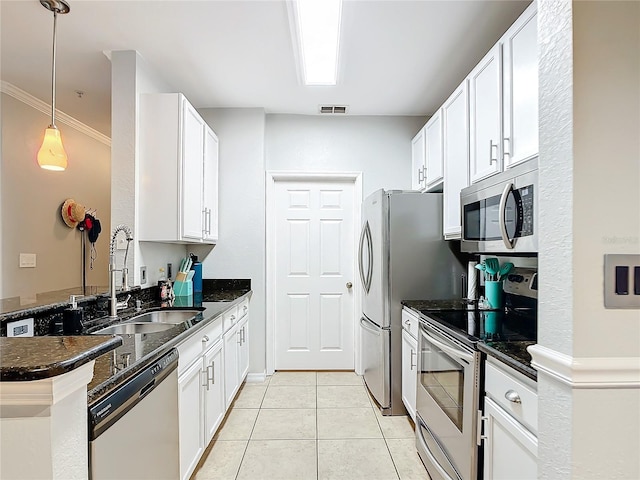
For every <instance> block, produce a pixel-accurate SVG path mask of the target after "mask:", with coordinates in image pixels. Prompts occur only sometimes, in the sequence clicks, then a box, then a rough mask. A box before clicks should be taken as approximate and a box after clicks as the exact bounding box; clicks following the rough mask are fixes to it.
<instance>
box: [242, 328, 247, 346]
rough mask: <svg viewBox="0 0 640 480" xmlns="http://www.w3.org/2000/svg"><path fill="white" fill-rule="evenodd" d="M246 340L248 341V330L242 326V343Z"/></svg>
mask: <svg viewBox="0 0 640 480" xmlns="http://www.w3.org/2000/svg"><path fill="white" fill-rule="evenodd" d="M246 341H247V337H246V332H245V330H244V327H242V343H245V342H246Z"/></svg>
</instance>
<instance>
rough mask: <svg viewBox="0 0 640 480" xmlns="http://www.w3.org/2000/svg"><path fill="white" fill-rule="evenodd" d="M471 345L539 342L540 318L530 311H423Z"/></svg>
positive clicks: (422, 311) (425, 314)
mask: <svg viewBox="0 0 640 480" xmlns="http://www.w3.org/2000/svg"><path fill="white" fill-rule="evenodd" d="M421 313H422V314H423V315H424V316H426V317H428V318H430V319H432V320H434V321H435V323H437V324H438V325H439V326H441V327H443V328H444V329H445V330H449V331H450V333H453V334H454V335H455V336H456V337H458V338H459V339H460V340H462V341H463V342H465V343H467V344H474V343H477V342H478V341H479V340H481V341H483V342H510V341H535V340H536V331H537V324H536V315H535V312H534V311H531V310H528V309H520V310H513V309H505V310H476V309H474V310H467V309H464V310H438V311H433V310H421Z"/></svg>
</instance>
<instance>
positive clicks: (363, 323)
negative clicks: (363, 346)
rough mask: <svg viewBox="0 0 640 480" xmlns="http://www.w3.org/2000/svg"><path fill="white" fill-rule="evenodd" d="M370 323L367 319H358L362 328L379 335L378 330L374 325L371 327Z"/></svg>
mask: <svg viewBox="0 0 640 480" xmlns="http://www.w3.org/2000/svg"><path fill="white" fill-rule="evenodd" d="M370 324H371V322H369V321H367V319H366V318H361V319H360V325H361V326H362V328H364V329H365V330H366V331H367V332H369V333H373V334H374V335H377V336H380V330H379V329H377V328H375V327H374V328H372V327H371V326H370Z"/></svg>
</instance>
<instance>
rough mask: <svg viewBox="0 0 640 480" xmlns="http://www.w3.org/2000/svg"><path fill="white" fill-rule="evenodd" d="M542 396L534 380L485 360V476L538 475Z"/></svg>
mask: <svg viewBox="0 0 640 480" xmlns="http://www.w3.org/2000/svg"><path fill="white" fill-rule="evenodd" d="M537 417H538V396H537V392H536V384H535V382H534V381H533V380H530V379H528V378H526V377H525V376H524V375H522V374H520V373H519V372H516V371H515V370H513V369H512V368H510V367H508V366H506V365H494V364H493V363H491V362H489V361H487V362H486V363H485V397H484V415H483V423H484V425H483V427H484V435H483V439H484V478H485V480H494V479H495V480H499V479H504V480H524V479H535V478H538V438H537V425H538V422H537Z"/></svg>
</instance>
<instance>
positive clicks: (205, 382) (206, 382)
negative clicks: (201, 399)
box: [200, 371, 209, 390]
mask: <svg viewBox="0 0 640 480" xmlns="http://www.w3.org/2000/svg"><path fill="white" fill-rule="evenodd" d="M200 376H201V377H202V378H203V380H202V386H203V387H207V390H209V375H207V372H203V371H201V372H200Z"/></svg>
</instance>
